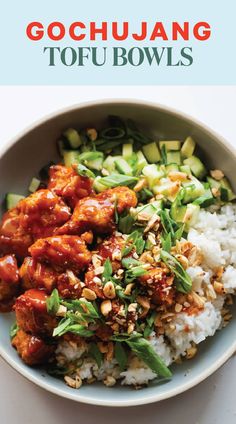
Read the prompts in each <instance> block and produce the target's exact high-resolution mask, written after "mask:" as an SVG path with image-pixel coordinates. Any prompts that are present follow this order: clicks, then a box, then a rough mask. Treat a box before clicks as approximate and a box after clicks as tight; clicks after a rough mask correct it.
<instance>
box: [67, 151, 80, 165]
mask: <svg viewBox="0 0 236 424" xmlns="http://www.w3.org/2000/svg"><path fill="white" fill-rule="evenodd" d="M63 159H64V163H65V166H67V167H68V168H70V167H71V166H72V165H74V164H76V165H77V164H78V163H79V152H78V151H76V150H65V151H64V153H63Z"/></svg>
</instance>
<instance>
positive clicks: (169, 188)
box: [152, 178, 180, 202]
mask: <svg viewBox="0 0 236 424" xmlns="http://www.w3.org/2000/svg"><path fill="white" fill-rule="evenodd" d="M179 190H180V187H178V185H177V184H176V182H172V181H170V180H168V179H167V178H162V179H161V181H160V183H159V184H156V185H154V186H153V187H152V191H153V193H154V194H162V195H163V196H165V197H166V198H167V199H168V200H170V201H171V202H173V201H174V200H175V199H176V196H177V195H178V193H179Z"/></svg>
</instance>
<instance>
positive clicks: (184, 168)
mask: <svg viewBox="0 0 236 424" xmlns="http://www.w3.org/2000/svg"><path fill="white" fill-rule="evenodd" d="M179 170H180V171H181V172H185V174H187V175H192V173H191V169H190V166H189V165H181V166H180V167H179Z"/></svg>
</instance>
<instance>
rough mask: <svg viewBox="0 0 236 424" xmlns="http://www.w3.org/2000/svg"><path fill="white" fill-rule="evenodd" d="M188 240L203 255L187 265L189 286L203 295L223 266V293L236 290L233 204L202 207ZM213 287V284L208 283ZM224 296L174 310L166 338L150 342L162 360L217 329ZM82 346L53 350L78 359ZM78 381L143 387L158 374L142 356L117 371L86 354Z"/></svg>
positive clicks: (153, 336) (113, 364)
mask: <svg viewBox="0 0 236 424" xmlns="http://www.w3.org/2000/svg"><path fill="white" fill-rule="evenodd" d="M188 240H189V241H191V242H192V243H193V244H195V245H196V246H198V247H199V248H200V250H201V252H202V254H203V263H202V266H195V267H189V268H188V269H187V272H188V274H189V275H190V277H191V279H192V282H193V290H194V291H196V292H197V293H198V294H199V295H202V294H203V292H204V290H203V289H204V288H205V287H206V286H209V285H210V284H211V281H210V279H211V277H212V276H213V275H214V272H215V271H216V268H219V266H223V267H224V273H223V277H222V283H223V285H224V289H225V292H226V293H231V294H234V293H235V290H236V205H227V206H224V207H222V208H221V210H220V212H217V213H216V212H215V213H211V212H208V211H205V210H202V211H201V212H200V214H199V218H198V221H197V223H196V224H195V225H194V227H193V228H191V229H190V231H189V234H188ZM211 287H212V286H211ZM224 300H225V298H224V297H223V296H220V295H217V294H215V299H214V300H212V301H211V302H210V301H207V302H205V305H204V308H203V310H202V311H201V312H200V313H197V314H195V315H189V314H187V313H186V312H180V313H176V316H175V317H174V319H173V320H172V321H171V324H168V323H167V324H166V326H165V334H164V336H159V337H157V336H156V334H155V333H154V332H153V333H152V334H151V336H150V343H151V345H152V346H153V348H154V349H155V351H156V352H157V353H158V355H159V356H160V357H161V358H162V359H163V361H164V362H165V363H166V365H167V366H168V365H170V364H171V363H172V362H173V361H175V360H176V359H178V358H179V357H180V356H185V355H186V352H187V350H188V349H189V348H191V346H192V344H193V343H194V344H196V345H198V344H199V343H201V342H202V341H204V340H205V339H206V338H207V337H210V336H214V334H215V332H216V331H217V329H220V328H221V325H222V318H221V309H222V308H223V305H224ZM85 351H86V346H83V347H82V348H81V349H77V351H76V349H73V348H72V347H71V346H68V343H67V342H62V343H61V344H60V345H59V347H58V349H57V353H60V354H63V355H65V357H66V358H67V359H68V360H69V361H72V360H75V359H78V358H80V357H81V355H82V354H83V353H84V352H85ZM78 372H79V375H80V377H81V379H82V380H87V379H91V378H94V377H95V378H96V379H98V380H103V381H104V380H105V379H106V378H107V376H111V377H114V379H115V380H117V379H121V384H128V385H142V384H146V383H148V381H150V380H153V379H154V378H156V374H155V373H153V372H152V370H151V369H150V368H148V367H147V365H145V364H144V363H143V362H142V361H141V360H139V359H138V358H137V357H134V356H131V358H130V359H129V365H128V368H127V370H126V371H124V372H120V370H119V367H118V364H117V362H116V361H115V360H113V361H111V362H108V361H104V362H103V364H102V365H101V367H100V368H98V366H97V364H96V362H95V361H94V360H93V359H91V358H86V359H85V360H84V362H83V364H82V366H81V367H80V368H79V371H78Z"/></svg>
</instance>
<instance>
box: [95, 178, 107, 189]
mask: <svg viewBox="0 0 236 424" xmlns="http://www.w3.org/2000/svg"><path fill="white" fill-rule="evenodd" d="M101 178H102V177H96V178H95V179H94V181H93V188H94V190H95V191H96V192H97V193H101V192H102V191H105V190H107V187H106V186H105V185H104V184H101V183H100V180H101Z"/></svg>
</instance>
